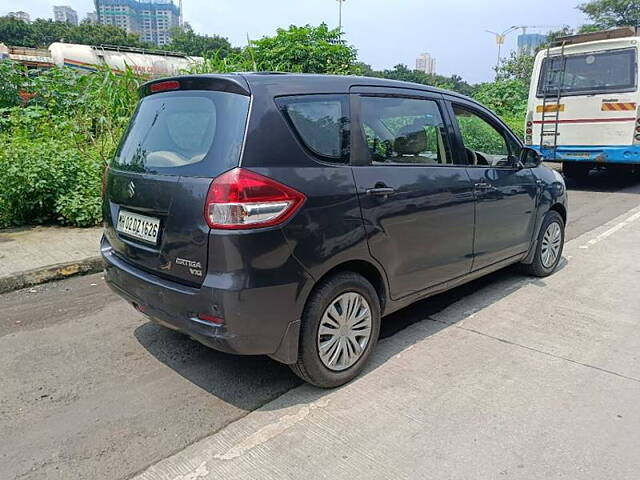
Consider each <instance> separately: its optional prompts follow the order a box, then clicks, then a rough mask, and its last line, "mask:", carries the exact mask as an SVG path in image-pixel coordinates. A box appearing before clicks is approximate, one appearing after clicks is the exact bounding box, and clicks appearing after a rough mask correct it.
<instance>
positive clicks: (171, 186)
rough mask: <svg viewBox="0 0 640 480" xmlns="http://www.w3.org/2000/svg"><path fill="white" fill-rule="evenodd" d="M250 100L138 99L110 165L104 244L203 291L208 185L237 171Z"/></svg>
mask: <svg viewBox="0 0 640 480" xmlns="http://www.w3.org/2000/svg"><path fill="white" fill-rule="evenodd" d="M248 108H249V97H248V96H246V95H241V94H238V93H230V92H222V91H204V90H203V91H200V90H185V91H172V92H163V93H155V94H152V95H149V96H147V97H145V98H143V99H142V100H141V102H140V104H139V105H138V108H137V110H136V113H135V114H134V116H133V119H132V120H131V124H130V126H129V128H128V130H127V132H126V134H125V136H124V138H123V140H122V142H121V144H120V146H119V148H118V150H117V152H116V154H115V157H114V159H113V161H112V162H111V164H110V166H109V170H108V175H107V185H106V194H105V200H104V207H103V208H104V218H105V236H106V237H107V239H108V241H109V243H110V244H111V246H112V247H113V249H114V251H115V253H116V254H117V255H119V256H120V257H121V258H123V259H124V260H125V261H127V262H129V263H132V264H134V265H135V266H137V267H139V268H141V269H143V270H147V271H149V272H152V273H155V274H157V275H160V276H163V277H167V278H170V279H173V280H176V281H180V282H182V283H185V284H193V285H199V284H201V283H202V280H203V278H204V274H205V272H206V268H207V260H208V259H207V246H208V238H209V235H208V234H209V226H208V225H207V223H206V221H205V218H204V205H205V199H206V196H207V192H208V189H209V185H210V184H211V180H212V178H214V177H216V176H218V175H219V174H221V173H222V172H224V171H226V170H229V169H231V168H233V167H235V166H237V165H238V161H239V157H240V152H241V148H242V142H243V137H244V129H245V123H246V119H247V114H248Z"/></svg>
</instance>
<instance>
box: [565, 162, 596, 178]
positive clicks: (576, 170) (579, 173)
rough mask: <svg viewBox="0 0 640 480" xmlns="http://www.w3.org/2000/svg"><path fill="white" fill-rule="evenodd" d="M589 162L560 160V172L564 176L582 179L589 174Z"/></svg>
mask: <svg viewBox="0 0 640 480" xmlns="http://www.w3.org/2000/svg"><path fill="white" fill-rule="evenodd" d="M591 167H592V165H591V164H590V163H576V162H562V174H563V175H564V176H565V177H566V178H573V179H576V180H582V179H585V178H587V177H588V176H589V171H590V170H591Z"/></svg>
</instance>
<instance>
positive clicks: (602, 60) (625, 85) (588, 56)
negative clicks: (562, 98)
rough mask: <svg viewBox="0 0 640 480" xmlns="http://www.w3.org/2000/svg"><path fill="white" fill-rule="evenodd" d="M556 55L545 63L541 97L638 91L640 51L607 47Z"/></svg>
mask: <svg viewBox="0 0 640 480" xmlns="http://www.w3.org/2000/svg"><path fill="white" fill-rule="evenodd" d="M565 59H566V60H565V61H566V65H565V68H564V69H563V65H562V62H563V60H562V57H560V56H552V57H549V58H545V59H544V60H543V62H542V68H541V73H540V80H539V82H538V96H539V97H540V96H543V95H545V94H546V95H550V94H551V95H556V94H557V93H558V89H560V93H561V94H562V95H587V94H596V93H613V92H630V91H635V90H636V81H637V80H636V76H637V75H636V72H637V70H638V68H637V65H636V50H635V48H627V49H623V50H607V51H601V52H593V53H585V54H580V55H567V56H565Z"/></svg>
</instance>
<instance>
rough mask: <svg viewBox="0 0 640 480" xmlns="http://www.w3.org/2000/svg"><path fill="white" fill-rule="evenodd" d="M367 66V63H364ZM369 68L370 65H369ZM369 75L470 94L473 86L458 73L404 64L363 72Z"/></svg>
mask: <svg viewBox="0 0 640 480" xmlns="http://www.w3.org/2000/svg"><path fill="white" fill-rule="evenodd" d="M365 66H366V67H369V66H368V65H365ZM369 69H370V67H369ZM364 74H365V75H367V76H370V77H379V78H388V79H390V80H400V81H403V82H413V83H420V84H422V85H429V86H432V87H437V88H443V89H445V90H453V91H454V92H458V93H461V94H463V95H471V94H472V93H473V90H474V88H473V86H472V85H469V83H467V82H465V81H464V80H463V79H462V77H460V76H459V75H452V76H450V77H446V76H444V75H435V74H428V73H424V72H421V71H420V70H411V69H409V67H407V66H406V65H402V64H400V65H396V66H395V67H393V70H382V71H373V70H369V72H367V73H364Z"/></svg>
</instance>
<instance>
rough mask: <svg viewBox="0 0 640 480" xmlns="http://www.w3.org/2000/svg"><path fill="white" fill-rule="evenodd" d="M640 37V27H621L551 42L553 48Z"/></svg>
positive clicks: (569, 36)
mask: <svg viewBox="0 0 640 480" xmlns="http://www.w3.org/2000/svg"><path fill="white" fill-rule="evenodd" d="M635 36H640V27H620V28H613V29H611V30H599V31H597V32H589V33H580V34H578V35H568V36H566V37H558V38H556V39H555V40H554V41H553V42H551V46H552V47H559V46H561V45H563V44H564V45H575V44H576V43H585V42H595V41H596V40H610V39H612V38H625V37H635Z"/></svg>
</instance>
